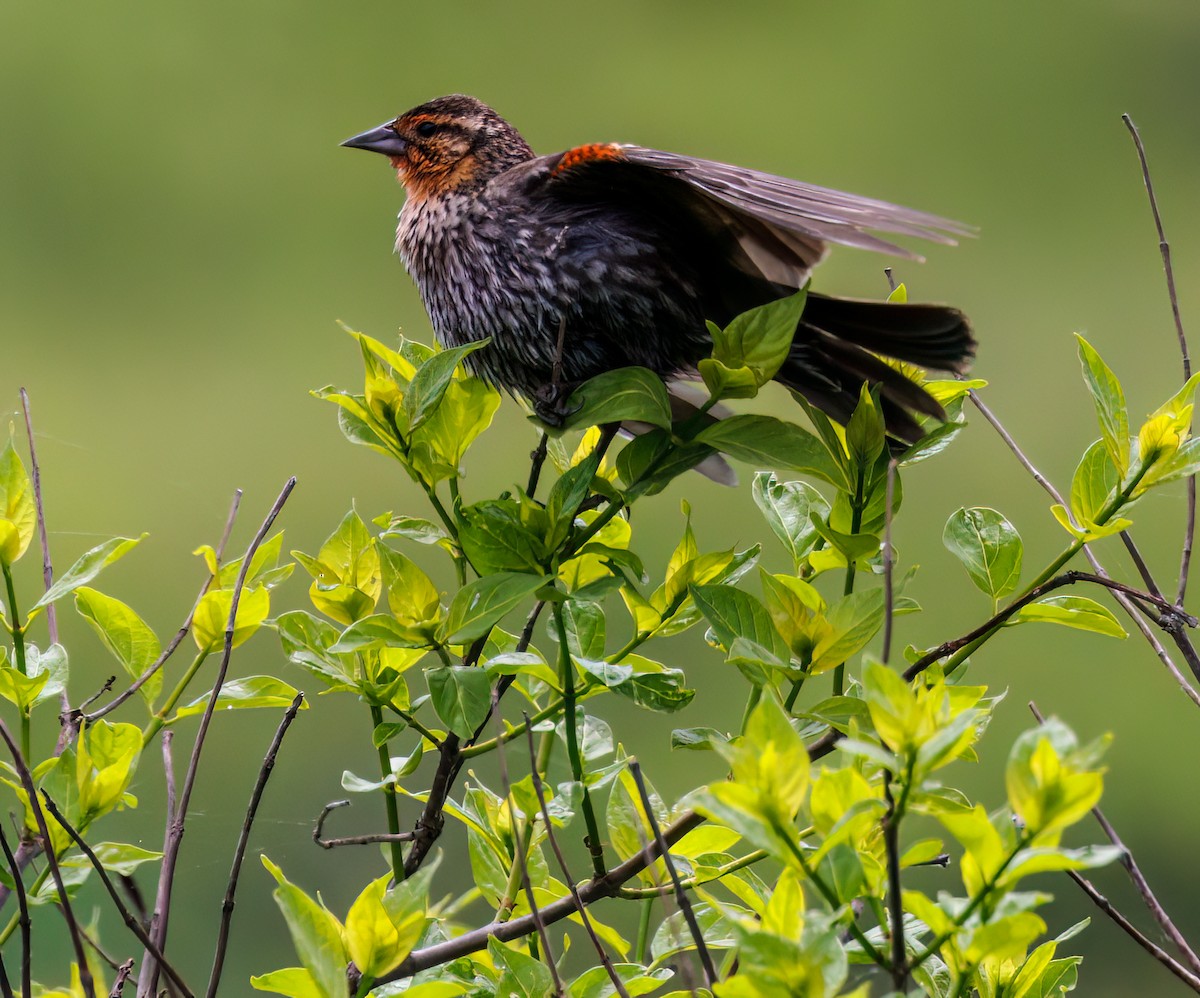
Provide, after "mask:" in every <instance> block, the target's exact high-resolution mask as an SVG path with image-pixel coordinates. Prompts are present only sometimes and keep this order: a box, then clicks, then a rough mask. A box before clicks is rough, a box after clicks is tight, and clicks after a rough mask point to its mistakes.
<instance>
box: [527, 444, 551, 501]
mask: <svg viewBox="0 0 1200 998" xmlns="http://www.w3.org/2000/svg"><path fill="white" fill-rule="evenodd" d="M549 442H550V434H548V433H546V432H545V431H543V432H542V436H541V438H540V439H539V440H538V445H537V447H535V448H534V449H533V452H532V453H531V454H530V455H529V483H528V484H527V485H526V486H525V494H526V495H527V496H529V498H530V499H532V498H533V495H534V493H535V492H537V487H538V479H539V478H541V477H542V465H543V464H545V463H546V451H547V449H548V446H549Z"/></svg>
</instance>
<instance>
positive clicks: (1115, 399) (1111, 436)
mask: <svg viewBox="0 0 1200 998" xmlns="http://www.w3.org/2000/svg"><path fill="white" fill-rule="evenodd" d="M1076 339H1078V340H1079V362H1080V364H1081V365H1082V366H1083V380H1084V383H1085V384H1086V385H1087V387H1088V391H1089V392H1091V393H1092V401H1093V402H1094V403H1095V405H1096V419H1097V421H1098V422H1099V423H1100V433H1101V435H1102V436H1103V438H1104V446H1105V448H1106V449H1107V450H1108V455H1109V458H1110V459H1111V460H1112V463H1113V466H1114V467H1115V468H1116V469H1117V471H1118V472H1119V473H1120V474H1121V475H1124V474H1125V472H1126V471H1127V470H1128V468H1129V414H1128V412H1127V411H1126V409H1125V393H1124V391H1122V389H1121V382H1120V381H1118V380H1117V376H1116V375H1115V374H1113V372H1112V371H1111V370H1110V369H1109V367H1108V365H1107V364H1105V363H1104V361H1103V360H1101V359H1100V355H1099V354H1098V353H1096V351H1095V350H1094V349H1093V348H1092V345H1091V344H1090V343H1088V341H1087V340H1085V339H1084V338H1083V337H1082V336H1079V335H1078V334H1076Z"/></svg>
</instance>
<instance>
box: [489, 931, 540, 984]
mask: <svg viewBox="0 0 1200 998" xmlns="http://www.w3.org/2000/svg"><path fill="white" fill-rule="evenodd" d="M488 954H489V955H490V956H491V958H492V961H493V962H494V963H495V964H496V968H497V969H498V970H499V971H500V981H499V984H498V986H497V992H496V993H497V994H498V995H504V996H505V998H510V996H511V998H545V996H547V995H549V994H550V991H551V989H552V988H553V987H554V981H553V979H552V978H551V976H550V968H549V967H547V966H546V965H545V964H544V963H542V962H541V961H540V960H535V959H534V958H533V957H531V956H529V955H528V954H526V953H522V952H521V951H520V950H517V949H513V948H512V947H510V946H507V945H505V944H504V943H502V942H500V940H498V939H497V938H496V937H495V936H491V937H489V939H488Z"/></svg>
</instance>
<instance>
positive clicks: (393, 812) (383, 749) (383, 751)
mask: <svg viewBox="0 0 1200 998" xmlns="http://www.w3.org/2000/svg"><path fill="white" fill-rule="evenodd" d="M382 723H383V709H382V708H380V707H375V706H372V707H371V725H372V729H371V730H372V732H374V729H375V728H378V727H379V725H381V724H382ZM378 754H379V778H380V779H383V780H386V779H387V778H388V777H389V776H391V775H392V759H391V756H390V755H389V754H388V747H387V742H383V743H382V744H381V745H380V746H379V748H378ZM381 789H382V790H383V806H384V808H385V810H386V811H387V824H388V831H389V832H390V833H391V834H392V835H399V834H400V809H399V808H398V807H397V806H396V790H395V788H394V787H393V786H391V785H385V786H383V787H382V788H381ZM388 850H389V852H390V853H391V859H392V879H393V880H395V881H396V883H399V882H400V881H401V880H403V879H404V846H403V844H402V843H400V842H397V841H392V842H389V843H388Z"/></svg>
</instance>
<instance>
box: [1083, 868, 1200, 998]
mask: <svg viewBox="0 0 1200 998" xmlns="http://www.w3.org/2000/svg"><path fill="white" fill-rule="evenodd" d="M1067 876H1068V877H1070V878H1071V879H1072V880H1074V881H1075V883H1077V884H1078V885H1079V887H1080V889H1081V890H1082V891H1083V893H1084V894H1086V895H1087V896H1088V897H1089V898H1091V899H1092V902H1093V903H1094V904H1095V905H1096V907H1097V908H1099V909H1100V910H1101V911H1102V912H1104V914H1106V915H1107V916H1108V917H1109V918H1111V919H1112V920H1113V921H1114V922H1115V923H1116V924H1117V925H1118V926H1120V928H1121V929H1122V930H1123V931H1124V932H1125V934H1126V935H1128V936H1129V937H1130V938H1131V939H1132V940H1133V941H1134V942H1135V943H1137V944H1138V945H1139V946H1140V947H1142V949H1144V950H1145V951H1146V952H1147V953H1149V954H1150V955H1151V956H1152V957H1154V959H1155V960H1157V961H1158V962H1159V963H1161V964H1162V965H1163V966H1164V967H1166V968H1167V970H1169V971H1170V972H1171V973H1172V974H1174V975H1175V976H1176V977H1178V978H1179V979H1180V980H1181V981H1183V983H1184V984H1186V985H1187V986H1188V987H1189V988H1191V989H1192V990H1193V991H1195V992H1196V993H1197V994H1200V977H1197V976H1196V975H1195V974H1193V973H1192V972H1191V971H1189V970H1187V969H1186V968H1185V967H1184V966H1183V965H1182V964H1181V963H1180V962H1179V961H1178V960H1176V959H1175V958H1174V957H1173V956H1171V954H1170V953H1168V952H1167V951H1166V950H1164V949H1163V948H1162V947H1161V946H1158V945H1156V944H1155V943H1153V942H1151V941H1150V940H1149V939H1147V938H1146V936H1145V935H1143V933H1142V932H1141V931H1140V930H1139V929H1138V928H1137V927H1136V926H1135V925H1134V924H1133V923H1132V922H1130V921H1129V919H1127V918H1126V917H1125V916H1124V915H1122V914H1121V912H1120V911H1119V910H1118V909H1117V908H1116V907H1114V905H1113V904H1112V902H1111V901H1109V900H1108V898H1106V897H1105V896H1104V895H1103V894H1101V893H1100V892H1099V891H1098V890H1097V889H1096V887H1095V886H1094V885H1093V884H1092V882H1091V881H1090V880H1088V879H1087V878H1086V877H1083V876H1081V875H1080V874H1078V873H1077V872H1075V871H1074V870H1068V871H1067Z"/></svg>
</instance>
